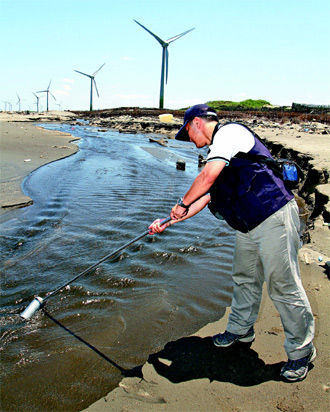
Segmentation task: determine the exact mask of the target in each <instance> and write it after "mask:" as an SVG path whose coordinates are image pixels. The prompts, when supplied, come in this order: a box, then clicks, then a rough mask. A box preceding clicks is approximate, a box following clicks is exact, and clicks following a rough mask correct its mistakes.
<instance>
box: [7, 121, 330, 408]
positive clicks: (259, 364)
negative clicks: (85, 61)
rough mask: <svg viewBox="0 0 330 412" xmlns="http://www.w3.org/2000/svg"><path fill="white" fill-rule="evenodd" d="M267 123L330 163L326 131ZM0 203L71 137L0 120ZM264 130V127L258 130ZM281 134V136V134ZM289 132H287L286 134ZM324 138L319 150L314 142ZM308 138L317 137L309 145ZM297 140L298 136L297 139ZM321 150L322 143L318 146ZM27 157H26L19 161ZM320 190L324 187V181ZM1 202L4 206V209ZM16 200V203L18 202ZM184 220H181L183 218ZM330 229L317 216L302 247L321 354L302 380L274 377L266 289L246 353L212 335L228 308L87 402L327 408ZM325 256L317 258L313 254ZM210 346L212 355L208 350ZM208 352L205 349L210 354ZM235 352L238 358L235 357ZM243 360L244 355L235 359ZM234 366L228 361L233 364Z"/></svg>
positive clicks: (276, 326)
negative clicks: (214, 342) (213, 341)
mask: <svg viewBox="0 0 330 412" xmlns="http://www.w3.org/2000/svg"><path fill="white" fill-rule="evenodd" d="M281 130H282V131H281V133H279V131H278V130H277V129H276V128H274V131H272V130H271V128H267V133H268V135H269V136H267V138H268V139H273V141H276V140H279V139H284V140H285V142H284V144H285V145H287V146H288V147H294V146H296V145H298V146H299V147H298V148H297V149H299V151H300V152H302V153H307V154H308V155H310V156H312V157H313V159H316V160H315V162H316V163H319V162H320V158H321V159H322V167H323V168H324V167H326V168H327V170H329V156H327V150H329V149H328V148H329V145H327V148H326V145H324V146H323V144H324V142H326V140H325V139H328V136H325V137H324V138H323V140H322V137H321V136H309V135H308V134H307V133H306V136H303V138H302V137H300V138H297V137H296V136H297V134H296V133H292V129H290V130H289V129H288V130H286V129H285V127H284V128H282V129H281ZM0 132H1V158H0V167H1V169H0V170H1V181H0V184H1V186H0V189H1V206H2V212H4V211H8V207H14V205H20V206H22V205H24V204H26V203H27V202H30V201H31V199H29V198H27V197H26V196H24V195H23V194H22V192H21V189H20V185H21V181H22V179H23V178H24V177H25V176H26V175H27V174H28V173H30V172H31V171H32V170H34V169H36V168H37V167H40V166H41V165H42V164H45V163H48V162H50V161H54V160H56V159H58V158H62V157H65V156H68V155H70V154H73V153H74V152H75V151H76V150H77V147H76V145H74V144H73V143H70V141H71V140H72V137H71V136H68V135H61V134H59V133H58V132H50V131H46V130H43V129H38V128H36V127H35V126H33V124H32V123H12V122H10V123H8V122H7V121H4V120H3V121H1V116H0ZM260 134H261V132H260ZM282 135H283V136H282ZM290 136H291V137H290ZM314 138H315V139H316V138H317V139H321V140H320V143H322V147H323V149H322V150H321V147H316V146H315V140H314ZM311 139H313V140H314V144H311ZM298 140H299V143H298ZM319 149H320V150H319ZM27 159H31V160H30V161H24V160H27ZM324 186H325V187H324V188H323V190H324V191H325V192H327V191H328V189H329V186H328V184H326V185H324ZM3 206H5V208H3ZM16 207H17V206H16ZM183 224H184V223H183ZM329 249H330V242H329V228H328V226H325V225H324V222H323V219H322V218H318V219H316V221H315V229H314V230H313V231H312V233H311V243H309V244H307V245H304V247H303V248H302V249H301V251H300V263H301V272H302V279H303V283H304V286H305V289H306V292H307V294H308V297H309V299H310V302H311V305H312V309H313V313H314V315H315V320H316V336H315V340H314V343H315V346H316V348H317V351H318V356H317V358H316V360H315V362H314V368H312V369H311V371H310V372H309V374H308V376H307V379H306V380H304V381H303V382H300V383H293V384H289V383H284V382H281V381H278V380H277V376H278V371H279V369H280V367H281V363H282V362H283V361H285V360H286V355H285V352H284V349H283V346H282V345H283V340H284V333H283V329H282V326H281V322H280V319H279V316H278V314H277V311H276V310H275V308H274V307H273V304H272V303H271V301H270V299H269V298H268V296H267V293H264V295H263V301H262V305H261V310H260V314H259V318H258V321H257V323H256V325H255V329H256V340H255V342H254V343H253V344H252V346H251V348H250V349H249V350H248V351H247V352H246V353H245V354H244V355H243V357H242V353H241V352H240V349H237V353H235V352H234V353H232V352H228V351H227V352H226V351H224V352H221V350H218V351H217V352H216V353H215V352H214V350H213V349H212V348H211V346H210V342H209V337H210V336H212V335H213V334H215V333H218V332H219V331H223V330H224V329H225V326H226V320H227V316H228V313H229V309H227V311H226V314H225V316H224V317H222V318H221V319H220V320H219V321H218V322H215V323H212V324H208V325H206V326H205V327H204V328H202V329H200V330H199V331H196V334H195V335H193V336H191V337H186V338H187V339H185V340H179V341H177V342H172V343H171V344H168V345H167V346H166V347H165V349H164V351H163V352H162V353H159V354H155V356H153V357H152V358H151V359H150V360H149V363H146V364H145V365H144V366H143V369H142V370H143V375H144V379H145V380H143V381H141V380H140V379H139V378H125V379H123V380H122V382H121V383H120V385H119V387H118V388H116V389H115V390H113V391H112V392H110V393H109V394H108V395H106V396H105V397H103V398H102V399H100V400H98V401H97V402H95V403H94V404H92V405H90V407H89V408H87V409H86V410H87V411H95V412H103V411H108V410H113V411H133V410H135V411H163V410H164V411H181V412H182V411H194V410H199V411H220V410H221V411H297V412H298V411H301V412H302V411H306V410H311V411H324V410H327V409H328V407H329V390H330V387H329V385H330V369H329V368H330V362H329V356H328V353H329V344H330V339H329V332H330V325H329V319H330V317H329V298H328V296H329V281H328V278H327V276H326V274H325V269H324V262H326V261H328V260H330V251H329ZM319 256H322V258H323V261H322V262H319V261H318V257H319ZM210 353H211V355H212V356H211V355H209V354H210ZM206 354H207V355H209V356H207V355H206ZM237 359H238V361H237ZM240 359H242V362H241V361H240ZM230 367H231V368H230Z"/></svg>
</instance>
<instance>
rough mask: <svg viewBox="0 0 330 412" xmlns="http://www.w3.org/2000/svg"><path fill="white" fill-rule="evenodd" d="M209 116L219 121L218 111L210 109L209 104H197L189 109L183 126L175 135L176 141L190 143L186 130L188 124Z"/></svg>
mask: <svg viewBox="0 0 330 412" xmlns="http://www.w3.org/2000/svg"><path fill="white" fill-rule="evenodd" d="M207 116H214V120H218V115H217V113H216V111H215V110H214V109H212V108H211V107H209V106H208V105H207V104H195V106H191V107H189V109H187V110H186V112H185V114H184V119H183V125H182V127H181V129H180V130H179V131H178V133H177V134H176V135H175V139H176V140H182V141H185V142H189V140H190V139H189V136H188V132H187V130H186V126H187V123H188V122H190V121H191V120H193V119H194V118H195V117H207Z"/></svg>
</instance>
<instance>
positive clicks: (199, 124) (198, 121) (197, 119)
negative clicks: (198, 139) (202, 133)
mask: <svg viewBox="0 0 330 412" xmlns="http://www.w3.org/2000/svg"><path fill="white" fill-rule="evenodd" d="M194 121H195V125H196V127H197V129H198V130H201V128H202V126H203V124H204V122H203V120H202V119H201V118H200V117H195V118H194Z"/></svg>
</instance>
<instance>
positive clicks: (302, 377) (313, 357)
mask: <svg viewBox="0 0 330 412" xmlns="http://www.w3.org/2000/svg"><path fill="white" fill-rule="evenodd" d="M315 358H316V349H315V348H313V353H312V354H311V357H310V360H309V361H308V365H307V368H306V372H305V373H304V374H303V375H302V376H300V377H299V378H291V379H290V378H287V377H286V376H283V375H282V374H281V376H282V377H283V378H284V379H285V380H287V381H289V382H299V381H302V380H303V379H305V378H306V376H307V373H308V370H309V364H310V363H312V362H313V361H314V360H315Z"/></svg>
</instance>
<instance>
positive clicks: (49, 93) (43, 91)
mask: <svg viewBox="0 0 330 412" xmlns="http://www.w3.org/2000/svg"><path fill="white" fill-rule="evenodd" d="M51 82H52V81H50V82H49V85H48V87H47V89H46V90H40V91H39V92H37V93H47V112H48V97H49V95H51V96H52V98H53V99H54V100H56V99H55V96H54V95H52V94H51V92H50V91H49V87H50V84H51Z"/></svg>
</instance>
